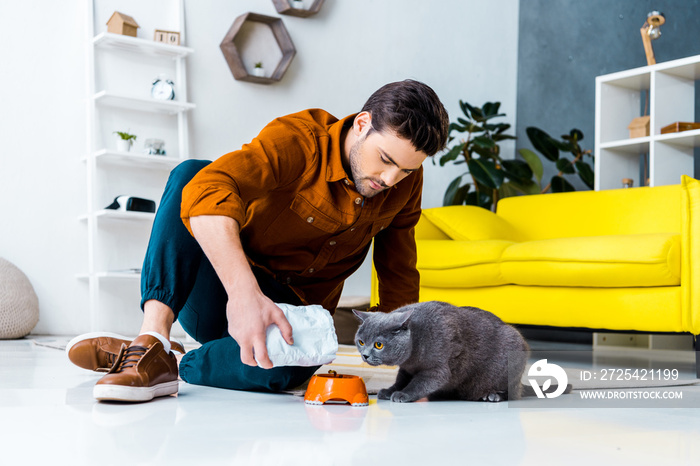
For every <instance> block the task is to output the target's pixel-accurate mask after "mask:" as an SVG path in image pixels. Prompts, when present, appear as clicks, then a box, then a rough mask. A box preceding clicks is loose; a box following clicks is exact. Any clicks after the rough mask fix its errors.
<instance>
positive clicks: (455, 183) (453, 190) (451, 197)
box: [442, 173, 465, 206]
mask: <svg viewBox="0 0 700 466" xmlns="http://www.w3.org/2000/svg"><path fill="white" fill-rule="evenodd" d="M464 175H465V174H464V173H463V174H461V175H459V176H458V177H457V178H455V179H454V180H452V182H451V183H450V184H449V185H448V186H447V189H446V190H445V197H444V198H443V200H442V205H444V206H447V205H458V204H456V203H455V196H456V194H457V190H458V189H459V185H460V184H462V177H463V176H464ZM460 204H461V203H460Z"/></svg>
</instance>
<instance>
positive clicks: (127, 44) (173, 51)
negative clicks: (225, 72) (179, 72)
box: [92, 32, 194, 58]
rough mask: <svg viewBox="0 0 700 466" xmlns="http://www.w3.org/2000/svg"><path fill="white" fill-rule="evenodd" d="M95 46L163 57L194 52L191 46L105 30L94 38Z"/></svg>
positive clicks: (182, 55) (174, 56) (181, 55)
mask: <svg viewBox="0 0 700 466" xmlns="http://www.w3.org/2000/svg"><path fill="white" fill-rule="evenodd" d="M92 43H93V44H95V47H100V48H112V49H118V50H125V51H128V52H137V53H144V54H148V55H156V56H161V57H171V58H178V57H185V56H187V55H189V54H191V53H193V52H194V50H192V49H191V48H189V47H184V46H182V45H170V44H163V43H160V42H155V41H151V40H146V39H139V38H137V37H129V36H124V35H121V34H113V33H111V32H103V33H101V34H98V35H96V36H95V37H94V38H93V39H92Z"/></svg>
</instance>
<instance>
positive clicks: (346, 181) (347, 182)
mask: <svg viewBox="0 0 700 466" xmlns="http://www.w3.org/2000/svg"><path fill="white" fill-rule="evenodd" d="M343 181H344V182H345V184H346V185H348V186H350V180H348V179H347V178H346V179H345V180H343Z"/></svg>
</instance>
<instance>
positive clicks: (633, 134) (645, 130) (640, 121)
mask: <svg viewBox="0 0 700 466" xmlns="http://www.w3.org/2000/svg"><path fill="white" fill-rule="evenodd" d="M650 118H651V117H649V116H648V115H647V116H641V117H637V118H635V119H634V120H632V123H630V125H629V126H628V127H627V129H629V130H630V139H634V138H643V137H645V136H649V119H650Z"/></svg>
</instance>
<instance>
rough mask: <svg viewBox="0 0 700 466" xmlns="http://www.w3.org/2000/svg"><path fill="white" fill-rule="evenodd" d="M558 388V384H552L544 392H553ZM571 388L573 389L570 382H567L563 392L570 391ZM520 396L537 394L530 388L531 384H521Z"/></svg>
mask: <svg viewBox="0 0 700 466" xmlns="http://www.w3.org/2000/svg"><path fill="white" fill-rule="evenodd" d="M558 388H559V386H558V385H557V384H552V385H550V386H549V388H547V392H546V393H553V392H555V391H557V389H558ZM573 389H574V387H573V386H572V385H571V384H567V385H566V390H564V393H563V394H567V393H571V390H573ZM520 396H521V397H523V398H524V397H526V396H537V393H536V392H535V389H534V388H532V386H530V385H525V384H522V392H521V395H520Z"/></svg>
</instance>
